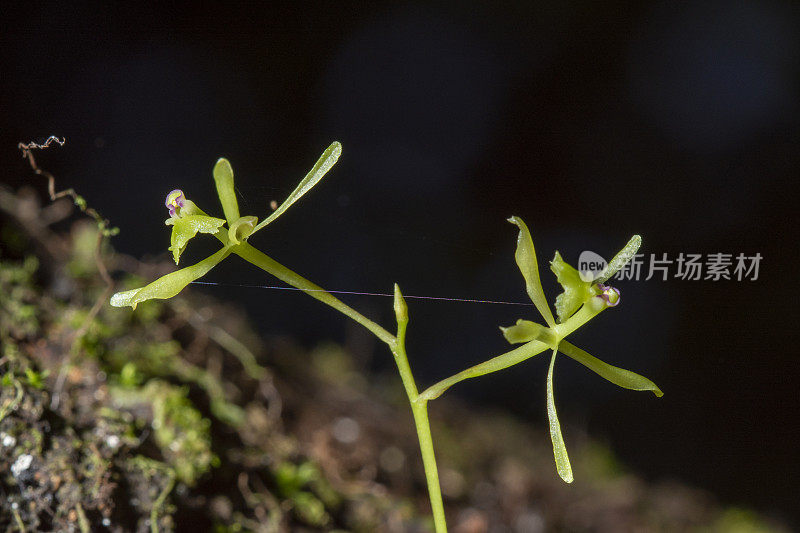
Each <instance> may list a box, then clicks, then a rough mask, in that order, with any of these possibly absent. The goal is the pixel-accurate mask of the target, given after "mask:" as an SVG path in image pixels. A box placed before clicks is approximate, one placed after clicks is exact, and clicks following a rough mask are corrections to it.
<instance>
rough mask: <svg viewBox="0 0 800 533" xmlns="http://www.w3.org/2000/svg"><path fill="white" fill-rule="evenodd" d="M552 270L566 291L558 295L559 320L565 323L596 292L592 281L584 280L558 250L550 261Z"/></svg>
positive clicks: (557, 309) (557, 310)
mask: <svg viewBox="0 0 800 533" xmlns="http://www.w3.org/2000/svg"><path fill="white" fill-rule="evenodd" d="M550 270H552V271H553V273H554V274H555V275H556V279H557V280H558V283H559V284H560V285H561V287H562V288H563V289H564V292H562V293H561V294H559V295H558V296H557V297H556V314H557V315H558V322H559V323H563V322H564V321H565V320H567V319H568V318H569V317H571V316H572V315H573V314H575V311H577V310H578V309H580V307H581V306H582V305H583V304H584V303H586V301H587V300H589V298H591V297H592V296H594V294H595V293H594V291H593V290H592V283H591V282H589V281H583V279H581V275H580V272H578V271H577V270H575V269H574V268H573V267H572V266H571V265H570V264H569V263H567V262H566V261H564V260H563V259H562V258H561V254H559V253H558V252H556V255H555V257H554V258H553V260H552V261H550Z"/></svg>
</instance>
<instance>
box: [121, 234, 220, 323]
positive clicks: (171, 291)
mask: <svg viewBox="0 0 800 533" xmlns="http://www.w3.org/2000/svg"><path fill="white" fill-rule="evenodd" d="M230 253H231V250H230V248H229V247H227V246H226V247H225V248H222V249H221V250H219V251H218V252H217V253H215V254H213V255H211V256H209V257H206V258H205V259H203V260H202V261H200V262H199V263H197V264H195V265H192V266H190V267H186V268H182V269H180V270H176V271H175V272H171V273H169V274H167V275H166V276H162V277H160V278H158V279H157V280H155V281H153V282H152V283H150V284H149V285H145V286H144V287H142V288H141V289H133V290H130V291H125V292H118V293H117V294H115V295H113V296H112V297H111V305H113V306H114V307H123V306H127V305H130V306H131V307H133V308H134V309H136V306H137V305H138V304H139V303H141V302H144V301H146V300H152V299H161V300H163V299H166V298H172V297H173V296H175V295H176V294H178V293H179V292H181V291H182V290H183V289H184V287H186V286H187V285H188V284H190V283H191V282H193V281H194V280H196V279H198V278H201V277H203V276H205V275H206V274H207V273H208V271H209V270H211V269H212V268H214V267H215V266H216V265H217V263H219V262H220V261H222V260H223V259H225V258H226V257H227V256H228V254H230Z"/></svg>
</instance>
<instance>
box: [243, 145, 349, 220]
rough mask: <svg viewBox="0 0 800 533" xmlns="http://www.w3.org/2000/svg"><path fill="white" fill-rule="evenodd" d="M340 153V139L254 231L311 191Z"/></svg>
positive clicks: (320, 157) (323, 154)
mask: <svg viewBox="0 0 800 533" xmlns="http://www.w3.org/2000/svg"><path fill="white" fill-rule="evenodd" d="M340 155H342V145H341V144H339V142H338V141H335V142H333V143H332V144H331V145H330V146H329V147H328V148H327V149H326V150H325V151H324V152H322V155H321V156H319V159H318V160H317V162H316V163H314V166H313V167H311V170H309V171H308V174H306V177H305V178H303V179H302V181H300V183H299V184H298V185H297V187H296V188H295V190H293V191H292V194H290V195H289V197H288V198H286V200H284V201H283V203H282V204H281V205H280V206H279V207H278V208H277V209H276V210H275V211H273V212H272V214H271V215H270V216H268V217H267V218H265V219H264V220H262V221H261V223H260V224H259V225H258V226H256V227H255V229H254V230H253V233H255V232H256V231H258V230H260V229H261V228H263V227H264V226H266V225H267V224H269V223H270V222H272V221H273V220H275V219H276V218H278V217H279V216H281V215H282V214H283V213H284V211H286V210H287V209H289V207H291V205H292V204H293V203H295V202H296V201H297V200H299V199H300V198H302V196H303V195H304V194H305V193H307V192H308V191H310V190H311V188H312V187H314V185H316V184H317V183H319V181H320V180H321V179H322V178H323V177H324V176H325V174H327V173H328V171H329V170H330V169H331V167H333V165H335V164H336V161H338V160H339V156H340Z"/></svg>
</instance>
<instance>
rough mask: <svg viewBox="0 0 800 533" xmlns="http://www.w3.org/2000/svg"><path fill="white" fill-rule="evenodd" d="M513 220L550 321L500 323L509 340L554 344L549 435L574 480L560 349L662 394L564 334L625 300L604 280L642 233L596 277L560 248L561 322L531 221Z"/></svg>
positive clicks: (529, 277)
mask: <svg viewBox="0 0 800 533" xmlns="http://www.w3.org/2000/svg"><path fill="white" fill-rule="evenodd" d="M509 221H510V222H511V223H513V224H516V225H517V227H519V237H518V240H517V252H516V254H515V257H516V260H517V265H518V266H519V269H520V271H521V272H522V276H523V277H524V278H525V284H526V287H527V290H528V294H529V295H530V298H531V300H532V301H533V303H534V305H535V306H536V308H537V309H538V310H539V312H540V313H541V314H542V316H543V317H544V320H545V322H546V323H547V326H546V327H545V326H542V325H540V324H537V323H535V322H531V321H527V320H518V321H517V323H516V324H515V325H513V326H511V327H508V328H503V327H501V328H500V329H501V331H502V332H503V336H505V338H506V340H508V342H510V343H512V344H517V343H525V345H524V346H528V347H530V348H531V351H535V352H536V353H539V352H542V351H545V350H547V349H550V350H552V355H551V357H550V366H549V369H548V371H547V416H548V419H549V422H550V424H549V425H550V438H551V440H552V442H553V454H554V456H555V461H556V469H557V470H558V475H559V476H561V479H563V480H564V481H566V482H567V483H572V481H573V475H572V467H571V465H570V461H569V456H568V455H567V448H566V446H565V445H564V438H563V436H562V435H561V424H560V423H559V421H558V414H557V413H556V406H555V399H554V395H553V367H554V365H555V361H556V355H557V353H558V352H562V353H564V354H565V355H567V356H569V357H571V358H573V359H575V360H576V361H578V362H579V363H581V364H583V365H584V366H586V367H587V368H589V369H590V370H593V371H594V372H596V373H597V374H599V375H600V376H601V377H603V378H605V379H607V380H608V381H610V382H611V383H614V384H615V385H618V386H620V387H624V388H626V389H632V390H649V391H652V392H653V393H654V394H655V395H656V396H659V397H660V396H663V393H662V392H661V390H660V389H659V388H658V387H657V386H656V384H655V383H653V382H652V381H650V380H649V379H647V378H645V377H643V376H640V375H639V374H636V373H634V372H630V371H629V370H624V369H621V368H617V367H615V366H612V365H610V364H608V363H605V362H603V361H601V360H600V359H597V358H596V357H593V356H591V355H589V354H588V353H586V352H585V351H583V350H581V349H580V348H578V347H577V346H575V345H573V344H571V343H569V342H567V341H566V340H564V338H565V337H566V336H567V335H569V334H570V333H572V332H573V331H575V330H576V329H578V328H579V327H580V326H582V325H583V324H585V323H586V322H588V321H589V320H591V319H592V318H594V317H595V316H597V315H598V314H599V313H600V312H602V311H603V310H605V309H608V308H609V307H615V306H616V305H618V304H619V303H620V293H619V291H618V290H617V289H615V288H613V287H609V286H607V285H604V284H603V282H604V281H606V280H608V279H609V278H610V277H611V276H613V275H614V274H615V273H616V272H617V271H618V270H619V269H621V268H622V267H623V266H625V264H626V263H627V262H628V261H629V260H630V259H631V258H632V257H633V256H635V255H636V251H637V250H638V249H639V246H640V245H641V242H642V238H641V237H640V236H639V235H635V236H634V237H633V238H632V239H631V240H630V241H629V242H628V244H627V245H626V246H625V247H624V248H623V249H622V250H621V251H620V252H619V253H618V254H617V255H616V256H615V257H614V259H612V260H611V261H610V262H609V263H608V266H607V267H606V268H605V269H604V271H603V272H601V274H600V276H598V278H597V279H595V280H592V281H584V280H583V279H581V276H580V273H579V272H578V271H577V270H576V269H575V268H573V267H572V266H570V265H569V264H568V263H567V262H566V261H564V260H563V259H562V258H561V255H560V254H559V253H558V252H556V253H555V257H554V258H553V260H552V261H551V262H550V270H552V271H553V273H554V274H555V275H556V278H557V280H558V282H559V284H561V287H562V288H563V292H562V293H561V294H559V295H558V296H557V297H556V305H555V307H556V314H557V316H558V320H557V322H556V321H554V320H553V314H552V313H551V312H550V308H549V307H548V306H547V301H546V299H545V296H544V291H543V290H542V284H541V281H540V279H539V267H538V264H537V261H536V251H535V249H534V247H533V239H531V234H530V232H529V231H528V227H527V226H526V225H525V223H524V222H523V221H522V219H520V218H518V217H512V218H510V219H509ZM531 355H534V354H531Z"/></svg>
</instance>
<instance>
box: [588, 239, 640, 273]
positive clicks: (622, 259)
mask: <svg viewBox="0 0 800 533" xmlns="http://www.w3.org/2000/svg"><path fill="white" fill-rule="evenodd" d="M641 245H642V236H641V235H634V236H633V237H631V240H629V241H628V244H626V245H625V247H624V248H623V249H622V250H620V251H619V252H618V253H617V255H615V256H614V258H613V259H612V260H611V261H609V262H608V265H606V268H604V269H603V271H602V272H601V273H600V275H599V276H598V277H597V278H596V279H595V280H594V283H605V282H606V281H607V280H608V279H609V278H611V276H613V275H614V274H616V273H617V271H618V270H620V269H621V268H622V267H624V266H625V265H626V264H628V261H630V260H631V259H633V257H634V256H635V255H636V252H638V251H639V247H640V246H641Z"/></svg>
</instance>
